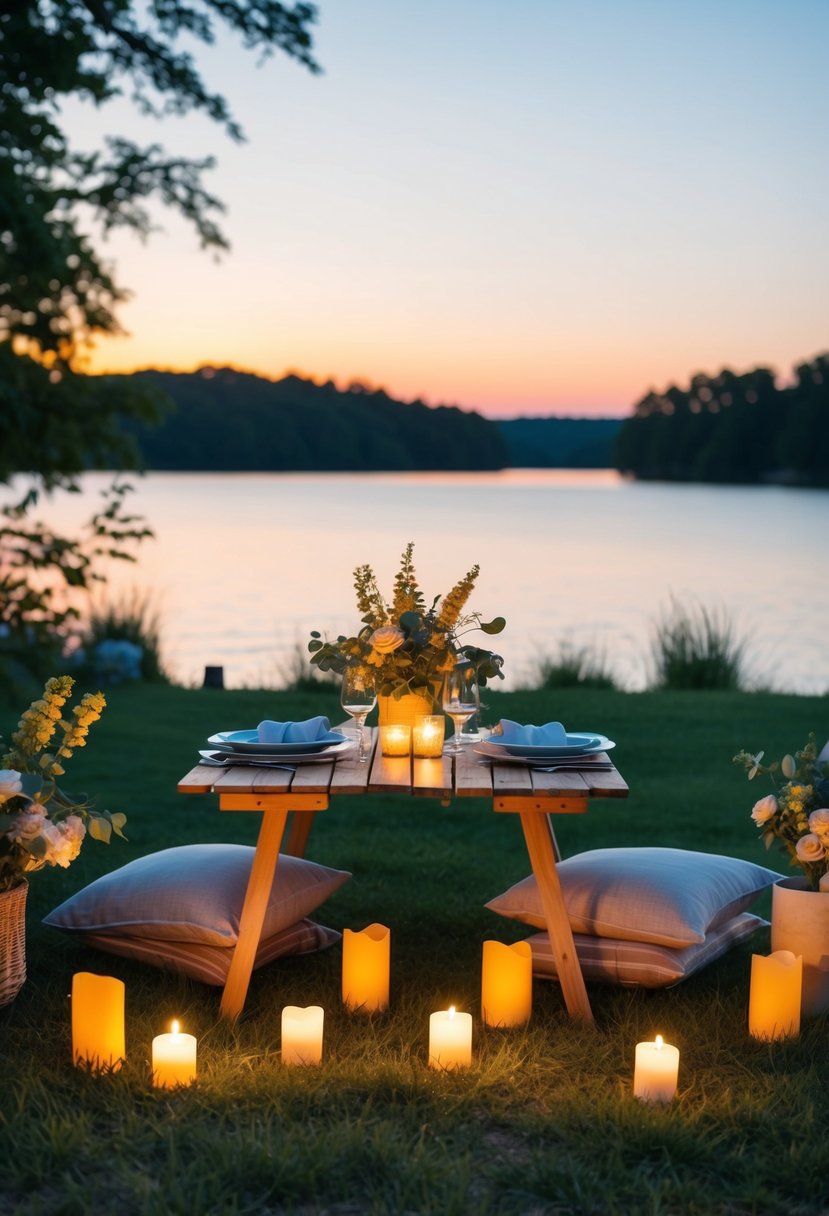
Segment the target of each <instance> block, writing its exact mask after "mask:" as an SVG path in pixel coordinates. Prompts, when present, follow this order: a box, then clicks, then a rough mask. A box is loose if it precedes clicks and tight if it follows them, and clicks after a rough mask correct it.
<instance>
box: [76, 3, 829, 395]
mask: <svg viewBox="0 0 829 1216" xmlns="http://www.w3.org/2000/svg"><path fill="white" fill-rule="evenodd" d="M827 45H829V3H827V2H826V0H789V2H788V3H784V2H783V0H779V2H775V3H772V2H769V0H719V2H713V0H694V2H693V3H691V2H690V0H688V2H684V3H679V2H676V0H650V2H645V0H641V2H640V0H617V2H613V0H582V2H581V3H578V4H573V3H570V2H566V3H565V2H561V0H516V3H514V4H512V5H504V4H501V3H497V4H496V3H495V2H494V0H442V2H438V0H421V2H419V3H414V2H413V0H395V2H394V3H389V0H340V2H338V3H334V2H333V0H332V2H331V3H325V2H323V3H322V4H321V6H320V21H319V24H318V26H317V33H316V50H317V55H318V58H319V59H320V62H321V63H322V65H323V67H324V70H325V73H324V75H322V76H319V77H313V76H311V75H310V74H308V73H307V72H306V71H305V70H304V69H302V68H301V67H300V66H299V65H295V64H293V63H292V62H290V61H289V60H287V59H286V58H285V57H284V56H278V57H275V58H274V59H272V60H270V61H269V62H268V63H267V64H266V65H265V66H264V67H261V68H259V69H257V68H256V66H255V59H254V57H253V56H252V55H250V54H249V53H245V52H243V51H242V50H241V49H239V48H237V47H236V46H235V45H234V43H233V42H232V41H231V40H230V39H229V38H225V37H222V38H221V39H220V41H219V43H218V45H217V46H216V47H215V48H213V49H208V50H199V51H198V52H197V57H198V62H199V64H200V66H201V68H202V70H203V73H204V75H205V78H206V80H207V82H208V84H209V85H210V86H211V87H212V88H214V89H216V90H218V91H220V92H223V93H224V94H225V96H226V97H227V98H228V99H229V101H230V103H231V106H232V109H233V111H234V113H235V115H236V117H237V118H238V120H239V121H240V122H241V124H242V126H243V127H244V129H245V131H246V134H247V136H248V142H247V143H246V144H244V145H241V146H236V145H234V144H232V143H231V142H230V141H229V140H228V139H227V138H226V137H225V136H224V135H223V134H222V132H221V131H220V130H219V129H218V128H217V127H216V126H215V125H214V124H211V123H209V122H208V121H206V120H204V119H202V118H199V117H193V116H191V117H188V118H186V119H183V120H182V119H168V120H165V122H164V123H156V122H153V121H152V120H148V119H139V118H138V117H137V115H136V114H135V113H134V111H133V110H132V108H131V107H130V106H129V105H127V103H116V104H114V105H110V106H108V107H106V108H105V109H104V110H102V111H101V112H100V113H98V114H96V113H94V112H92V111H91V110H90V108H89V107H84V106H81V105H73V106H72V107H67V108H66V121H67V126H68V129H69V130H70V133H71V134H72V135H73V138H74V140H75V142H76V144H77V145H78V146H79V147H85V146H89V145H90V144H91V143H93V142H94V139H95V136H96V135H97V134H98V133H100V132H102V131H109V132H118V133H127V134H131V135H134V136H135V137H136V138H139V139H141V140H144V141H146V142H150V141H152V140H162V141H163V142H164V144H165V145H166V146H167V148H168V149H169V150H170V151H174V152H175V151H179V152H187V153H188V154H192V155H200V154H202V153H208V152H212V153H214V154H215V155H216V156H217V157H218V159H219V166H218V168H217V170H216V171H215V172H214V173H212V174H211V175H209V178H208V181H209V184H210V187H211V189H213V190H214V191H215V192H216V193H218V194H219V196H220V197H222V198H223V199H224V201H225V202H226V203H227V204H228V207H229V211H228V215H227V216H226V218H225V229H226V232H227V235H228V236H229V238H230V240H231V242H232V246H233V249H232V252H231V254H230V255H228V256H226V257H224V258H223V259H222V260H221V261H220V262H218V263H217V262H215V261H214V260H213V259H212V258H210V257H209V256H206V255H205V254H202V253H200V252H199V251H198V249H197V243H196V240H195V237H194V236H193V234H192V233H191V232H190V231H189V230H188V229H187V228H186V227H185V226H184V224H183V223H181V222H179V221H177V220H176V219H174V218H173V217H171V216H169V215H164V214H163V213H162V212H161V211H159V213H158V218H159V222H160V223H162V224H163V226H164V231H163V232H161V233H158V234H156V235H155V236H154V237H153V239H152V240H151V242H150V243H149V244H148V245H146V246H144V247H142V246H141V245H140V244H139V243H138V242H137V241H136V240H135V239H134V238H132V237H128V236H119V237H118V238H117V239H112V240H110V241H109V243H108V246H107V250H108V253H109V255H110V256H111V257H112V258H113V260H114V261H115V263H116V266H117V269H118V274H119V277H120V279H121V281H122V282H123V283H124V284H126V285H127V286H129V287H131V288H132V289H133V290H134V292H135V296H134V299H133V300H132V301H131V302H130V303H129V304H128V305H127V306H126V307H125V308H124V309H123V311H122V314H121V315H122V320H123V323H124V325H125V326H126V328H127V329H128V330H129V331H130V336H129V337H128V338H121V339H114V340H107V341H105V342H104V341H101V342H100V343H99V344H98V347H97V349H96V351H95V353H94V355H93V360H92V364H91V367H92V370H97V371H102V370H123V369H129V368H134V367H143V366H150V365H153V366H164V367H177V368H182V369H189V368H193V367H196V366H198V365H199V364H201V363H207V362H210V363H222V364H223V363H231V364H235V365H237V366H239V367H244V368H248V369H251V370H254V371H258V372H261V373H263V374H266V375H270V376H278V375H281V374H282V373H283V372H284V371H286V370H288V369H299V370H301V371H303V372H305V373H309V374H312V375H314V376H316V377H323V378H325V377H328V376H332V377H333V378H334V379H336V380H337V381H338V382H340V383H345V382H347V381H348V380H349V379H351V378H354V377H360V378H364V379H367V380H370V381H371V382H372V383H375V384H382V385H384V386H385V387H387V388H388V389H389V391H390V392H392V393H394V394H396V395H399V396H402V397H406V398H410V397H414V396H422V397H423V398H425V399H426V400H428V401H429V402H432V403H437V402H449V403H457V404H461V405H463V406H465V407H470V408H473V407H474V408H478V409H481V410H482V411H483V412H485V413H488V414H492V415H506V414H513V413H527V414H530V413H536V414H544V413H575V414H589V413H597V414H622V413H627V412H628V410H629V408H630V406H631V404H632V403H633V402H634V401H635V400H636V399H637V398H638V397H639V396H641V394H642V393H643V392H645V391H646V390H647V389H648V388H649V387H651V386H653V387H657V388H661V387H664V386H665V385H666V384H667V383H668V382H669V381H670V380H679V381H684V380H686V379H687V377H688V376H689V375H690V374H692V373H693V372H694V371H697V370H705V371H715V370H717V369H718V368H720V367H721V366H723V365H726V364H727V365H729V366H731V367H733V368H734V369H736V370H741V369H744V368H747V367H749V366H753V365H755V364H757V363H763V364H766V365H770V366H772V367H775V368H776V369H777V370H778V371H779V372H780V373H781V374H782V377H783V378H785V377H786V375H787V374H788V372H789V370H790V368H791V365H792V364H793V363H794V362H796V361H798V360H801V359H805V358H809V357H811V356H812V355H814V354H816V353H818V352H820V351H823V350H825V349H827V347H829V335H828V334H827V319H829V243H828V242H827V240H826V234H827V223H826V221H827V211H828V210H829V204H827V199H829V167H827V159H826V155H825V148H826V116H827V113H829V74H827V72H826V70H825V48H826V46H827Z"/></svg>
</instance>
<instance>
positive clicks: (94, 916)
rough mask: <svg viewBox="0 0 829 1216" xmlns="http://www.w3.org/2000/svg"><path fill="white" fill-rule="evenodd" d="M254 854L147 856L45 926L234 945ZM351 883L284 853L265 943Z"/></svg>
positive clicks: (209, 847) (239, 848) (201, 851)
mask: <svg viewBox="0 0 829 1216" xmlns="http://www.w3.org/2000/svg"><path fill="white" fill-rule="evenodd" d="M253 853H254V850H253V849H252V848H251V847H249V846H248V845H241V844H190V845H181V846H179V847H178V848H173V849H163V850H162V851H161V852H159V853H150V854H149V855H148V856H146V857H139V858H138V859H137V860H136V861H131V862H129V863H128V864H127V865H125V866H122V867H121V869H119V870H113V871H112V873H110V874H105V875H104V876H103V877H102V878H99V879H97V880H96V881H95V882H93V883H90V885H89V886H88V887H84V889H83V890H82V891H79V892H78V893H77V894H76V895H72V896H71V897H70V898H69V899H67V900H66V901H65V902H64V903H62V904H61V905H60V906H59V907H58V908H55V910H54V911H53V912H50V913H49V915H48V916H46V917H44V924H47V925H52V926H53V927H55V928H57V929H64V930H66V931H68V932H70V933H97V934H107V935H110V936H112V935H115V934H118V935H123V936H127V937H133V938H138V937H148V938H153V939H155V940H158V941H176V942H197V943H199V944H201V945H204V946H218V947H228V946H233V945H235V943H236V940H237V938H238V936H239V919H240V917H241V913H242V904H243V902H244V898H245V891H246V889H247V883H248V878H249V876H250V867H251V863H252V861H253ZM350 877H351V875H350V874H349V873H348V872H347V871H346V870H332V869H330V868H329V867H328V866H323V865H319V864H318V863H317V862H314V861H306V860H305V859H304V858H301V857H289V856H288V855H287V854H280V856H279V862H278V864H277V867H276V874H275V876H274V882H273V886H272V888H271V893H270V898H269V900H268V906H267V910H266V912H265V921H264V924H263V926H262V940H263V941H264V940H267V939H269V938H272V937H273V936H274V935H275V934H277V933H279V932H280V931H281V930H282V929H287V928H289V927H290V926H291V925H295V924H296V923H297V922H298V921H300V920H302V919H303V917H306V916H309V915H310V914H311V913H312V912H313V911H314V910H315V909H316V908H318V907H319V905H320V904H321V903H322V902H323V900H325V899H327V898H328V896H329V895H331V894H332V893H333V892H334V891H336V890H337V889H338V888H339V887H341V886H342V885H343V883H344V882H346V881H347V880H348V879H349V878H350Z"/></svg>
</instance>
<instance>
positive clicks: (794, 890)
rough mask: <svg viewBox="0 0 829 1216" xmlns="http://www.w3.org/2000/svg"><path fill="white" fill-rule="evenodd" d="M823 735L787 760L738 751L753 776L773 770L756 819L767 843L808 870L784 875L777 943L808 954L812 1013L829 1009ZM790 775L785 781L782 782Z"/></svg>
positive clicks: (828, 837)
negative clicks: (768, 759)
mask: <svg viewBox="0 0 829 1216" xmlns="http://www.w3.org/2000/svg"><path fill="white" fill-rule="evenodd" d="M826 751H827V749H824V752H823V753H821V754H820V755H818V750H817V746H816V743H815V736H814V735H813V734H812V735H810V736H809V738H808V741H807V742H806V744H805V746H804V747H802V748H801V750H800V751H798V752H795V753H794V755H786V756H784V757H783V759H782V760H781V761H779V762H778V761H774V762H773V763H771V764H768V765H765V764H763V762H762V761H763V756H764V754H765V753H764V752H758V753H757V755H756V756H755V755H752V754H751V753H750V752H738V753H737V755H736V756H735V757H734V762H735V764H740V765H742V766H743V767H744V768H745V769H746V771H747V773H748V778H749V780H753V779H754V778H755V777H757V776H767V777H768V778H769V779H770V781H771V783H772V786H773V787H774V792H773V793H770V794H766V795H765V797H763V798H760V799H758V801H757V802H755V804H754V806H753V808H752V810H751V817H752V819H753V820H754V822H755V824H756V825H757V827H758V828H759V829H760V835H761V839H762V840H763V842H764V844H765V846H766V848H771V846H772V844H774V842H775V840H776V841H779V842H780V845H781V847H782V850H783V852H785V853H787V854H788V855H789V857H790V859H791V864H792V865H793V866H797V867H799V869H800V871H801V874H800V875H799V876H797V877H792V878H781V879H780V880H779V881H778V882H777V883H775V885H774V888H773V890H772V910H771V947H772V950H791V951H792V952H793V953H794V954H800V955H802V956H803V1000H802V1011H803V1013H804V1014H810V1013H821V1012H823V1011H824V1010H827V1009H829V970H828V969H827V967H826V962H827V960H829V762H827V759H826V758H825V753H826ZM781 778H782V780H781Z"/></svg>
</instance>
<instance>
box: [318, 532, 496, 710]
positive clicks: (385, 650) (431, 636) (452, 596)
mask: <svg viewBox="0 0 829 1216" xmlns="http://www.w3.org/2000/svg"><path fill="white" fill-rule="evenodd" d="M413 552H414V544H413V543H411V542H410V543H409V544H408V545H407V546H406V548H405V549H404V550H403V554H402V556H401V559H400V567H399V569H398V572H397V574H396V576H395V579H394V588H393V593H392V597H391V601H390V602H387V601H386V600H385V598H384V597H383V595H382V593H381V592H380V589H379V588H378V586H377V578H376V576H375V573H374V571H373V569H372V568H371V566H368V565H364V566H358V567H357V569H356V570H355V571H354V588H355V592H356V597H357V609H358V611H359V613H360V618H361V623H362V628H361V629H360V630H358V632H357V633H356V635H354V636H352V637H345V636H344V635H342V634H341V635H340V636H339V637H338V638H337V639H336V641H325V640H323V638H322V635H321V634H320V633H318V632H317V631H316V630H314V631H312V633H311V640H310V641H309V643H308V650H309V651H310V653H311V663H312V664H314V666H316V667H317V668H318V669H319V670H320V671H323V672H327V671H333V672H337V673H338V674H340V675H342V673H343V672H344V671H345V669H346V668H347V667H356V668H358V669H362V673H363V674H364V675H365V676H370V677H372V678H373V683H374V684H375V686H376V688H377V692H378V694H379V697H380V720H381V722H382V721H384V720H385V718H386V717H387V716H388V715H389V714H390V712H391V708H392V707H391V705H390V704H389V702H390V701H391V702H397V703H400V702H401V701H402V700H403V698H410V697H414V698H417V706H416V707H415V706H413V705H412V706H411V710H412V711H414V710H415V708H417V709H419V711H420V712H424V704H423V702H424V701H426V702H428V706H427V707H426V710H425V712H429V711H430V710H431V708H432V704H433V702H434V700H435V698H436V696H437V695H438V691H439V688H440V685H441V683H442V681H443V677H444V675H445V674H446V672H447V671H450V670H451V669H452V668H453V667H454V666H455V664H456V663H457V662H459V661H463V660H465V661H466V662H469V663H471V664H472V665H473V666H474V667H475V668H476V670H477V672H478V682H479V684H481V685H486V682H487V680H489V679H493V678H495V677H497V678H499V679H503V672H502V670H501V668H502V666H503V659H502V657H501V655H499V654H495V653H494V652H493V651H491V650H486V649H482V648H481V647H479V646H474V645H471V644H470V643H468V642H462V641H461V638H462V637H463V636H465V635H466V634H467V633H468V632H470V631H472V630H475V629H479V630H480V631H481V632H482V633H485V634H497V633H500V632H501V631H502V629H503V628H504V626H505V625H506V621H505V620H504V618H503V617H495V618H494V619H493V620H491V621H484V620H483V619H482V618H481V616H480V615H479V613H477V612H469V611H466V604H467V601H468V599H469V596H470V595H471V593H472V589H473V587H474V585H475V580H476V579H477V577H478V574H479V572H480V568H479V567H478V566H477V565H475V566H473V567H472V569H471V570H470V571H469V572H468V573H467V574H465V575H464V577H463V578H462V579H461V580H460V581H459V582H457V583H456V584H455V586H454V587H452V589H451V590H450V591H449V592H448V593H447V594H446V595H445V596H444V597H443V598H441V597H440V596H436V597H435V599H434V600H432V602H431V604H428V603H427V601H426V599H425V597H424V595H423V592H422V591H421V589H420V586H419V584H418V581H417V576H416V574H415V569H414V563H413Z"/></svg>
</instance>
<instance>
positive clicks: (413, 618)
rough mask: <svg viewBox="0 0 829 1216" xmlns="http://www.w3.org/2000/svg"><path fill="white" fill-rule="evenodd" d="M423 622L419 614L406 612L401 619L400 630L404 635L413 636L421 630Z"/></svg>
mask: <svg viewBox="0 0 829 1216" xmlns="http://www.w3.org/2000/svg"><path fill="white" fill-rule="evenodd" d="M422 620H423V617H422V616H421V615H420V613H419V612H404V613H402V614H401V617H400V628H401V629H402V630H403V632H404V633H408V634H413V633H415V632H416V631H417V630H418V629H419V628H420V625H421V622H422Z"/></svg>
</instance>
